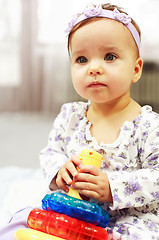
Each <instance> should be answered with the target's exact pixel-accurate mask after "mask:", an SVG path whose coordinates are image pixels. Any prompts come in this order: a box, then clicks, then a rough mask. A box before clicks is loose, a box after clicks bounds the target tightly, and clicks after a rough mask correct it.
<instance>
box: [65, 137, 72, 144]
mask: <svg viewBox="0 0 159 240" xmlns="http://www.w3.org/2000/svg"><path fill="white" fill-rule="evenodd" d="M70 141H71V137H69V136H68V137H66V139H65V142H66V144H68V143H69V142H70Z"/></svg>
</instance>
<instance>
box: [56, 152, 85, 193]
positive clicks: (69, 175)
mask: <svg viewBox="0 0 159 240" xmlns="http://www.w3.org/2000/svg"><path fill="white" fill-rule="evenodd" d="M81 166H82V161H81V160H80V158H79V157H78V156H76V155H73V156H72V157H71V159H70V160H68V161H67V162H66V163H65V164H64V165H63V166H62V167H61V168H60V170H59V172H58V174H57V177H56V184H57V186H58V187H59V188H61V189H62V190H64V191H65V192H68V190H69V188H68V187H67V185H71V184H72V179H73V178H74V177H76V176H77V174H78V171H77V167H78V168H79V169H80V168H81Z"/></svg>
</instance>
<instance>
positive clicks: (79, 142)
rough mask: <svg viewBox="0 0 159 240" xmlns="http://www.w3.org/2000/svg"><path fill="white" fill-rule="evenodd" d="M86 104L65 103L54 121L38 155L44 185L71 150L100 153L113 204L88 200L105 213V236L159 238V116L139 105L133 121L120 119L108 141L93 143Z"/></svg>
mask: <svg viewBox="0 0 159 240" xmlns="http://www.w3.org/2000/svg"><path fill="white" fill-rule="evenodd" d="M88 108H89V102H87V103H85V102H74V103H67V104H64V105H63V106H62V108H61V111H60V113H59V115H58V116H57V118H56V119H55V121H54V125H53V128H52V130H51V132H50V136H49V140H48V145H47V147H45V148H44V149H43V150H42V151H41V153H40V162H41V167H42V170H43V173H44V176H45V178H46V180H47V182H48V185H49V183H50V182H51V180H52V179H53V178H54V176H55V175H56V174H57V172H58V170H59V169H60V168H61V166H62V165H63V164H64V163H65V162H66V161H67V160H68V159H70V158H71V156H72V155H73V154H76V155H78V156H79V155H80V152H81V151H82V150H83V149H86V148H87V149H93V150H96V151H98V152H99V153H101V154H102V155H103V162H102V165H101V171H102V172H105V173H107V175H108V178H109V182H110V187H111V192H112V196H113V203H111V204H110V203H103V202H97V201H95V200H93V199H92V200H91V201H92V202H96V203H97V204H99V205H100V206H101V207H102V208H104V209H106V210H107V211H108V212H109V214H110V223H109V225H108V228H107V230H108V232H109V239H136V240H138V239H144V240H149V239H159V115H158V114H157V113H155V112H153V111H152V108H151V107H150V106H144V107H142V111H141V114H140V115H139V116H138V117H137V118H136V119H134V120H133V121H132V122H129V121H125V122H124V124H123V126H122V127H121V130H120V135H119V137H118V138H117V139H116V141H115V142H114V143H113V144H104V143H103V142H101V143H100V144H98V143H97V141H96V139H95V138H94V137H93V136H92V135H91V132H90V127H91V122H89V121H88V119H87V117H86V112H87V110H88ZM103 134H107V133H106V132H104V130H103Z"/></svg>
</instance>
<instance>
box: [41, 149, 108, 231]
mask: <svg viewBox="0 0 159 240" xmlns="http://www.w3.org/2000/svg"><path fill="white" fill-rule="evenodd" d="M80 158H81V160H82V163H83V164H84V165H93V166H96V167H98V168H100V165H101V162H102V160H103V157H102V155H101V154H100V153H98V152H96V151H92V150H88V149H86V150H83V151H82V152H81V154H80ZM42 208H43V209H45V210H52V211H55V212H58V213H63V214H66V215H68V216H70V217H73V218H77V219H79V220H82V221H85V222H89V223H92V224H94V225H97V226H100V227H103V228H105V227H106V226H107V224H108V222H109V214H108V212H107V211H105V210H104V209H102V208H101V207H99V206H98V205H97V204H95V203H91V202H87V201H84V200H82V199H81V197H80V195H79V192H78V191H77V190H73V189H71V190H70V191H69V193H68V195H66V194H62V193H52V194H47V195H46V196H45V197H44V198H43V200H42Z"/></svg>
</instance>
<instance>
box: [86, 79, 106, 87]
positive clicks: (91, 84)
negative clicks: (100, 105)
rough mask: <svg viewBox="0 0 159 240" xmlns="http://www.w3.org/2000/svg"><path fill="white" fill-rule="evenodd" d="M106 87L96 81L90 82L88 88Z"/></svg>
mask: <svg viewBox="0 0 159 240" xmlns="http://www.w3.org/2000/svg"><path fill="white" fill-rule="evenodd" d="M106 86H107V85H106V84H104V83H101V82H98V81H94V82H91V83H90V84H89V85H88V87H94V88H95V87H106Z"/></svg>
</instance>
